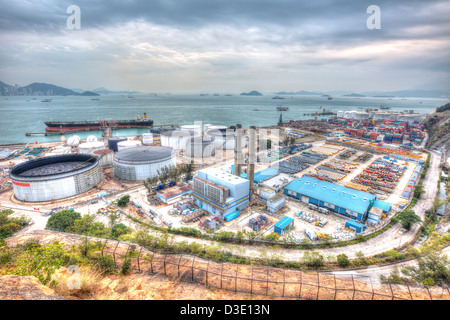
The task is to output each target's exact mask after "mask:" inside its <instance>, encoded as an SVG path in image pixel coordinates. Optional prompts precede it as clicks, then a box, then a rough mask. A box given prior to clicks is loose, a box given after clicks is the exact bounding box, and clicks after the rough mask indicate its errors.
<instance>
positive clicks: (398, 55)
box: [0, 0, 450, 93]
mask: <svg viewBox="0 0 450 320" xmlns="http://www.w3.org/2000/svg"><path fill="white" fill-rule="evenodd" d="M71 5H76V6H78V7H79V8H80V19H79V21H80V29H69V28H68V25H67V20H68V18H70V16H71V15H72V13H73V12H72V11H70V12H69V13H67V8H68V7H69V6H71ZM371 5H376V6H378V7H379V8H380V20H379V25H380V28H379V29H369V28H368V26H367V20H368V19H370V17H371V16H372V14H373V12H370V13H368V12H367V8H368V7H369V6H371ZM0 8H1V10H0V44H1V45H0V81H3V82H5V83H8V84H16V83H17V84H19V85H21V86H25V85H27V84H30V83H32V82H44V83H51V84H55V85H59V86H62V87H66V88H82V89H84V90H93V89H95V88H98V87H106V88H108V89H110V90H137V91H143V92H172V93H176V92H180V93H189V92H192V93H194V92H218V93H235V92H236V93H239V92H248V91H250V90H257V91H260V92H277V91H299V90H308V91H322V92H324V91H328V92H329V91H334V90H348V91H352V92H364V91H371V90H382V91H393V90H404V89H411V88H414V89H417V88H423V89H448V88H450V77H449V75H450V62H449V54H448V52H450V37H449V35H450V19H448V17H449V16H450V3H449V2H448V0H427V1H422V0H421V1H418V0H397V1H386V0H370V1H366V0H354V1H349V0H340V1H329V0H323V1H300V0H227V1H225V0H220V1H217V0H147V1H137V0H105V1H102V0H83V1H76V0H68V1H66V0H40V1H34V0H14V1H6V0H0ZM70 21H72V20H70Z"/></svg>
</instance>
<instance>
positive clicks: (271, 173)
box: [254, 168, 280, 183]
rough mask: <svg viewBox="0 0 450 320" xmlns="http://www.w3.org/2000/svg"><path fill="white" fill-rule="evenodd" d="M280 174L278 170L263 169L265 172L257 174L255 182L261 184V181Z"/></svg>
mask: <svg viewBox="0 0 450 320" xmlns="http://www.w3.org/2000/svg"><path fill="white" fill-rule="evenodd" d="M278 172H280V171H279V170H277V169H273V168H266V169H263V170H261V171H258V172H256V173H255V176H254V181H255V182H256V183H258V182H260V181H261V180H264V179H266V178H269V177H271V176H274V175H276V174H277V173H278Z"/></svg>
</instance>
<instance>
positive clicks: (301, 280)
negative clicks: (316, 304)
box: [298, 271, 303, 299]
mask: <svg viewBox="0 0 450 320" xmlns="http://www.w3.org/2000/svg"><path fill="white" fill-rule="evenodd" d="M302 285H303V272H302V271H300V286H299V288H298V298H299V299H301V297H302Z"/></svg>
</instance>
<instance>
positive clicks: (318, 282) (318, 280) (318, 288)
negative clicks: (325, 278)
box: [316, 271, 320, 300]
mask: <svg viewBox="0 0 450 320" xmlns="http://www.w3.org/2000/svg"><path fill="white" fill-rule="evenodd" d="M316 274H317V296H316V300H319V292H320V277H319V272H317V271H316Z"/></svg>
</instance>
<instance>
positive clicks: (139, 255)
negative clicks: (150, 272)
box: [137, 247, 142, 273]
mask: <svg viewBox="0 0 450 320" xmlns="http://www.w3.org/2000/svg"><path fill="white" fill-rule="evenodd" d="M141 252H142V247H141V250H139V254H138V257H137V263H138V273H141V272H142V271H141V264H140V263H139V258H140V257H141Z"/></svg>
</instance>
